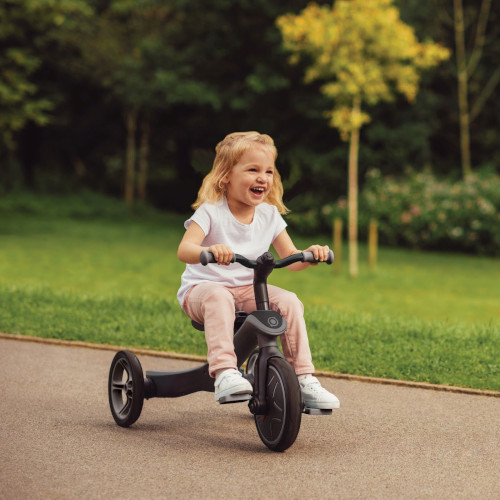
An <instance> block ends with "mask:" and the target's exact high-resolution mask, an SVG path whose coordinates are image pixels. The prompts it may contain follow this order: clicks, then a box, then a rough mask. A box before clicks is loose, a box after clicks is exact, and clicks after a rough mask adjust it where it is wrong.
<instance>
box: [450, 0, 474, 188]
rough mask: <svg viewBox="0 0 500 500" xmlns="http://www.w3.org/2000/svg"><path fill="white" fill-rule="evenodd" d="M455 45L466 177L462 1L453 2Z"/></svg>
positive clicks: (467, 137) (467, 149)
mask: <svg viewBox="0 0 500 500" xmlns="http://www.w3.org/2000/svg"><path fill="white" fill-rule="evenodd" d="M453 6H454V25H455V45H456V56H457V73H458V74H457V76H458V111H459V116H460V154H461V159H462V175H463V177H464V178H465V177H467V176H468V175H469V174H470V172H471V160H470V134H469V103H468V99H467V92H468V90H467V77H468V75H467V61H466V56H465V28H464V13H463V7H462V0H454V4H453Z"/></svg>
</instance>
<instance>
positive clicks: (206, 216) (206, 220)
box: [184, 203, 210, 236]
mask: <svg viewBox="0 0 500 500" xmlns="http://www.w3.org/2000/svg"><path fill="white" fill-rule="evenodd" d="M191 222H196V224H198V226H200V227H201V229H202V230H203V232H204V233H205V236H206V235H207V234H208V232H209V231H210V213H209V211H208V210H207V204H206V203H203V205H201V206H200V207H199V208H198V209H197V210H196V212H195V213H194V214H193V215H192V216H191V217H190V218H189V219H188V220H187V221H186V222H184V227H185V228H186V229H187V228H188V227H189V226H190V224H191Z"/></svg>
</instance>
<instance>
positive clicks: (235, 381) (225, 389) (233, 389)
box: [215, 368, 253, 401]
mask: <svg viewBox="0 0 500 500" xmlns="http://www.w3.org/2000/svg"><path fill="white" fill-rule="evenodd" d="M252 392H253V388H252V384H251V383H250V382H249V381H248V380H247V379H246V378H243V376H242V375H241V373H240V372H239V371H238V370H235V369H234V368H229V369H228V370H224V371H223V372H222V373H219V375H217V378H216V379H215V401H219V399H220V398H223V397H225V396H233V395H235V394H252Z"/></svg>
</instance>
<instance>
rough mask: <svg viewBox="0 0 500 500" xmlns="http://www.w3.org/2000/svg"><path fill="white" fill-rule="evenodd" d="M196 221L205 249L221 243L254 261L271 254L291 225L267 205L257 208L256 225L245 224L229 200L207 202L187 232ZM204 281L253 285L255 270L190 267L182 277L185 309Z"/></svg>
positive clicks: (180, 297) (238, 266) (180, 293)
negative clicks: (186, 301)
mask: <svg viewBox="0 0 500 500" xmlns="http://www.w3.org/2000/svg"><path fill="white" fill-rule="evenodd" d="M193 221H194V222H196V223H197V224H198V225H199V226H200V227H201V229H202V230H203V232H204V233H205V239H204V240H203V242H202V246H204V247H208V246H210V245H215V244H217V243H221V244H224V245H227V246H228V247H229V248H231V250H232V251H233V252H234V253H238V254H241V255H244V256H245V257H247V258H248V259H252V260H255V259H256V258H257V257H259V256H260V255H262V254H263V253H264V252H267V251H268V250H269V247H270V246H271V244H272V243H273V241H274V240H275V239H276V237H277V236H278V235H279V234H280V233H281V232H282V231H283V230H284V229H285V227H286V226H287V224H286V222H285V221H284V219H283V217H282V216H281V215H280V213H279V212H278V209H277V208H276V207H275V206H274V205H269V204H267V203H261V204H260V205H257V206H256V207H255V214H254V217H253V220H252V222H251V223H250V224H243V223H242V222H240V221H238V220H237V219H236V218H235V217H234V215H233V214H232V213H231V210H230V209H229V207H228V205H227V200H226V199H225V198H222V199H221V200H219V201H218V202H217V203H203V204H202V205H201V206H200V207H199V208H198V210H196V212H195V213H194V214H193V215H192V217H191V218H190V219H188V220H187V221H186V222H185V223H184V227H185V228H186V229H187V228H188V227H189V225H190V224H191V222H193ZM204 281H211V282H216V283H220V284H222V285H224V286H228V287H235V286H243V285H249V284H251V283H253V270H252V269H248V268H246V267H243V266H242V265H241V264H236V263H234V264H229V266H218V265H217V264H208V265H207V266H202V265H201V264H186V270H185V271H184V273H183V274H182V277H181V287H180V289H179V291H178V293H177V299H178V300H179V302H180V304H181V306H182V304H183V302H184V297H185V295H186V293H187V292H188V290H189V289H190V288H191V287H192V286H194V285H197V284H198V283H201V282H204Z"/></svg>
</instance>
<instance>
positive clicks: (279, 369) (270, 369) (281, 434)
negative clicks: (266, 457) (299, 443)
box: [254, 358, 302, 451]
mask: <svg viewBox="0 0 500 500" xmlns="http://www.w3.org/2000/svg"><path fill="white" fill-rule="evenodd" d="M266 380H267V389H266V403H267V413H266V414H265V415H255V416H254V417H255V425H256V426H257V431H258V433H259V436H260V439H262V442H263V443H264V444H265V445H266V446H267V447H268V448H269V449H271V450H273V451H285V450H286V449H287V448H289V447H290V446H292V444H293V443H294V442H295V439H296V438H297V435H298V433H299V429H300V421H301V418H302V396H301V393H300V387H299V382H298V380H297V376H296V375H295V372H294V371H293V368H292V367H291V366H290V364H289V363H288V362H287V361H286V360H284V359H282V358H271V359H270V360H269V363H268V366H267V379H266Z"/></svg>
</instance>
